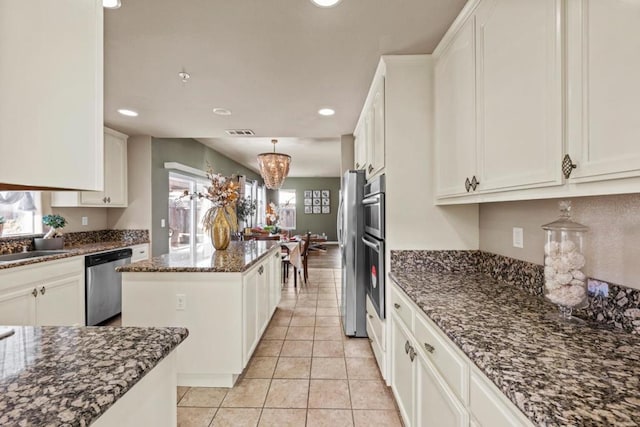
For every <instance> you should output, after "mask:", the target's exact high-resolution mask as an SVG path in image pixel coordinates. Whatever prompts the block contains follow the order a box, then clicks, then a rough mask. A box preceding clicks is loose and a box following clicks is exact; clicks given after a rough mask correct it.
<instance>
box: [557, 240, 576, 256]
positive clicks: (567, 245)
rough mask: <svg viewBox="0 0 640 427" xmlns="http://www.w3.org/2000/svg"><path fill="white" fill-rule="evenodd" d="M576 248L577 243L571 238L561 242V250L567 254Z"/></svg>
mask: <svg viewBox="0 0 640 427" xmlns="http://www.w3.org/2000/svg"><path fill="white" fill-rule="evenodd" d="M575 250H576V244H575V243H573V242H572V241H571V240H565V241H563V242H561V243H560V252H562V253H563V254H567V253H570V252H573V251H575Z"/></svg>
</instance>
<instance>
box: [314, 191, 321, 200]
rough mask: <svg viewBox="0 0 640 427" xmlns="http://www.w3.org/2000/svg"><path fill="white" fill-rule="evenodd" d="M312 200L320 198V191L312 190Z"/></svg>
mask: <svg viewBox="0 0 640 427" xmlns="http://www.w3.org/2000/svg"><path fill="white" fill-rule="evenodd" d="M313 198H314V199H319V198H320V190H313Z"/></svg>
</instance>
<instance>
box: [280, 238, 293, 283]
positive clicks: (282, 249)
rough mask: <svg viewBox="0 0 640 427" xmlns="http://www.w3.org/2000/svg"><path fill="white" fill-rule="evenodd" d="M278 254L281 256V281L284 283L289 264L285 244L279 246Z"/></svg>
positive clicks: (287, 276)
mask: <svg viewBox="0 0 640 427" xmlns="http://www.w3.org/2000/svg"><path fill="white" fill-rule="evenodd" d="M280 254H281V257H282V283H285V282H286V281H287V279H289V266H290V265H291V258H290V256H289V255H290V251H289V248H288V247H286V246H281V247H280Z"/></svg>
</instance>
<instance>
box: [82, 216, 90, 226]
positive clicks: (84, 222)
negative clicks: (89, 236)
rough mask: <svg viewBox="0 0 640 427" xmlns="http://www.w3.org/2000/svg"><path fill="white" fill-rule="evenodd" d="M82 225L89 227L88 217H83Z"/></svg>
mask: <svg viewBox="0 0 640 427" xmlns="http://www.w3.org/2000/svg"><path fill="white" fill-rule="evenodd" d="M82 225H89V217H88V216H83V217H82Z"/></svg>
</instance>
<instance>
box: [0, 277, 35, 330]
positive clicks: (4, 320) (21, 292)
mask: <svg viewBox="0 0 640 427" xmlns="http://www.w3.org/2000/svg"><path fill="white" fill-rule="evenodd" d="M37 295H38V293H37V290H36V288H35V287H33V286H26V287H23V288H18V289H13V290H9V291H5V292H2V293H0V325H35V323H36V311H35V310H36V298H37Z"/></svg>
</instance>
